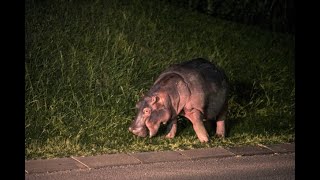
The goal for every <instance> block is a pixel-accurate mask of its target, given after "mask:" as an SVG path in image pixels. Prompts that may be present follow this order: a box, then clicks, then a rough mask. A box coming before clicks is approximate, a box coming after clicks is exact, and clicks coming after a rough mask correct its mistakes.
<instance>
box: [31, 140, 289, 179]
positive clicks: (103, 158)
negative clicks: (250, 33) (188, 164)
mask: <svg viewBox="0 0 320 180" xmlns="http://www.w3.org/2000/svg"><path fill="white" fill-rule="evenodd" d="M294 152H295V144H294V143H292V144H275V145H262V144H258V146H244V147H232V148H222V147H214V148H205V149H191V150H179V151H160V152H140V153H121V154H105V155H98V156H88V157H73V156H71V157H70V158H59V159H45V160H43V159H40V160H29V161H25V174H33V173H51V172H57V171H68V170H69V171H71V170H77V169H84V170H91V169H98V168H103V167H113V166H125V165H136V164H147V163H158V162H174V161H187V160H189V161H190V160H198V159H204V158H223V157H240V156H253V155H265V154H283V153H294Z"/></svg>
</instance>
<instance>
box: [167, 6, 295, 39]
mask: <svg viewBox="0 0 320 180" xmlns="http://www.w3.org/2000/svg"><path fill="white" fill-rule="evenodd" d="M163 1H167V2H168V3H171V4H172V5H174V6H177V8H188V9H190V11H199V12H201V13H205V14H207V15H210V16H213V17H217V18H221V19H225V20H230V21H234V22H239V23H243V24H247V25H257V26H259V27H261V28H263V29H266V30H271V31H274V32H282V33H291V34H293V33H295V3H294V1H293V0H163Z"/></svg>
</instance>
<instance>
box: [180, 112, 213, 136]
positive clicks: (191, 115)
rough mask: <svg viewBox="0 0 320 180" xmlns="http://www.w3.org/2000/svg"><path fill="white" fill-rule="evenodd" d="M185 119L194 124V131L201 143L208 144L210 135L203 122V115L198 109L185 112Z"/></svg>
mask: <svg viewBox="0 0 320 180" xmlns="http://www.w3.org/2000/svg"><path fill="white" fill-rule="evenodd" d="M185 117H186V118H188V119H189V120H190V121H191V122H192V125H193V129H194V131H195V132H196V134H197V136H198V138H199V140H200V142H208V141H209V135H208V133H207V130H206V128H205V127H204V124H203V121H202V120H203V115H202V113H201V112H200V111H199V110H197V109H192V110H191V111H186V110H185Z"/></svg>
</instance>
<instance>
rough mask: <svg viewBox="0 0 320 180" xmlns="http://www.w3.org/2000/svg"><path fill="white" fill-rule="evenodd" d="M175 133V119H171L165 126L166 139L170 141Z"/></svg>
mask: <svg viewBox="0 0 320 180" xmlns="http://www.w3.org/2000/svg"><path fill="white" fill-rule="evenodd" d="M176 132H177V119H176V118H174V119H172V120H171V121H170V122H169V124H168V126H167V135H166V138H169V139H172V138H174V136H175V135H176Z"/></svg>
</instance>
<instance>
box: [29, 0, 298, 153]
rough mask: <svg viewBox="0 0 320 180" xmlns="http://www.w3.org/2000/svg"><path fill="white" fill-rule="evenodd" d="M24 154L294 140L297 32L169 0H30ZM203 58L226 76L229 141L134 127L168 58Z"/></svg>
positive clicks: (181, 128)
mask: <svg viewBox="0 0 320 180" xmlns="http://www.w3.org/2000/svg"><path fill="white" fill-rule="evenodd" d="M25 14H26V21H25V42H26V45H25V50H26V51H25V58H26V60H25V158H26V159H34V158H52V157H65V156H70V155H95V154H102V153H118V152H138V151H157V150H172V149H192V148H200V147H213V146H237V145H244V144H258V143H265V144H270V143H281V142H292V141H294V140H295V123H294V122H295V80H294V76H295V74H294V58H295V57H294V48H295V47H294V44H295V39H294V36H292V35H288V34H279V33H272V32H268V31H263V30H261V29H259V28H257V27H251V26H244V25H241V24H236V23H232V22H228V21H222V20H219V19H215V18H212V17H209V16H206V15H204V14H198V13H196V12H191V11H188V10H185V9H182V8H181V9H179V8H177V7H172V6H170V5H169V4H166V3H165V2H163V1H142V0H133V1H125V0H120V1H119V0H117V1H116V0H109V1H98V0H97V1H92V2H85V1H76V2H74V1H27V2H26V12H25ZM195 57H204V58H208V59H210V60H212V61H213V62H216V63H217V64H218V65H219V66H221V67H222V68H223V69H224V70H225V71H226V74H227V75H228V77H229V79H230V86H231V87H230V95H229V99H230V101H229V107H230V108H229V115H228V117H229V121H230V133H229V137H228V138H226V139H224V140H220V139H214V138H212V142H210V143H208V144H201V143H200V142H199V141H198V139H197V137H196V134H195V133H194V131H193V129H192V127H191V124H190V123H189V122H187V121H185V120H183V119H181V120H179V125H178V135H177V136H176V137H175V138H174V139H165V138H163V136H161V132H160V135H159V136H156V137H154V138H152V139H150V138H139V137H136V136H134V135H133V134H131V133H130V132H129V131H128V127H129V125H130V123H131V121H132V119H133V118H134V116H135V111H134V107H135V103H136V102H137V100H138V99H139V97H140V94H141V93H142V92H146V91H147V90H148V89H149V88H150V87H151V85H152V84H153V82H154V80H155V78H157V76H158V75H159V73H160V72H161V71H163V70H164V69H165V68H166V67H168V66H169V65H170V64H174V63H178V62H182V61H184V60H189V59H192V58H195Z"/></svg>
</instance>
